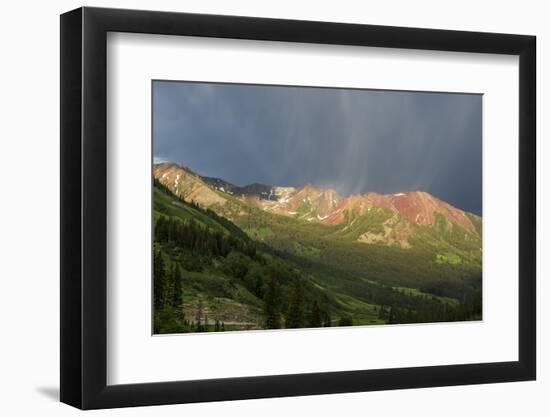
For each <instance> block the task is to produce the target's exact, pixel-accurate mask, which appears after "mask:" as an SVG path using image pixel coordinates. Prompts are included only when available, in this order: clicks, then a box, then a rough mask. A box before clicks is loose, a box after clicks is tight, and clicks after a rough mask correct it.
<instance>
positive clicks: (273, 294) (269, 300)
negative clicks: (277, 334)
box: [222, 277, 281, 329]
mask: <svg viewBox="0 0 550 417" xmlns="http://www.w3.org/2000/svg"><path fill="white" fill-rule="evenodd" d="M264 315H265V328H266V329H279V328H280V327H281V319H280V314H279V308H278V302H277V282H276V281H275V278H273V277H271V278H270V279H269V282H268V285H267V290H266V292H265V296H264ZM222 326H223V323H222Z"/></svg>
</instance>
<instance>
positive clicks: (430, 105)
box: [153, 81, 482, 214]
mask: <svg viewBox="0 0 550 417" xmlns="http://www.w3.org/2000/svg"><path fill="white" fill-rule="evenodd" d="M481 106H482V96H481V95H473V94H445V93H421V92H405V91H377V90H354V89H339V88H304V87H280V86H260V85H243V84H214V83H195V82H168V81H154V82H153V149H154V151H153V153H154V161H155V162H159V161H173V162H177V163H179V164H183V165H185V166H187V167H189V168H191V169H192V170H194V171H195V172H197V173H199V174H200V175H203V176H212V177H219V178H223V179H224V180H226V181H229V182H231V183H234V184H236V185H246V184H251V183H263V184H270V185H280V186H300V185H304V184H306V183H311V184H314V185H317V186H320V187H330V188H334V189H336V190H337V191H338V192H339V193H340V194H341V195H344V196H345V195H349V194H354V193H363V192H367V191H375V192H379V193H383V194H387V193H397V192H403V191H416V190H420V191H426V192H429V193H430V194H433V195H435V196H437V197H439V198H441V199H442V200H445V201H447V202H449V203H450V204H452V205H454V206H456V207H459V208H461V209H464V210H467V211H470V212H473V213H476V214H481V210H482V205H481V173H482V171H481V157H482V155H481V135H482V130H481V123H482V122H481V117H482V116H481Z"/></svg>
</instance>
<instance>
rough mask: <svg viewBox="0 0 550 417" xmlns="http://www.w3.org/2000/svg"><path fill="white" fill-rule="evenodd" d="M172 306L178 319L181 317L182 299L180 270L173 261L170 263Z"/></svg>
mask: <svg viewBox="0 0 550 417" xmlns="http://www.w3.org/2000/svg"><path fill="white" fill-rule="evenodd" d="M172 284H173V287H174V288H173V291H172V308H173V309H174V310H175V311H176V312H177V315H178V317H179V318H180V319H182V318H183V314H182V310H181V304H182V302H183V299H182V296H183V295H182V286H181V271H180V268H179V266H178V265H177V264H176V263H175V262H174V263H173V265H172Z"/></svg>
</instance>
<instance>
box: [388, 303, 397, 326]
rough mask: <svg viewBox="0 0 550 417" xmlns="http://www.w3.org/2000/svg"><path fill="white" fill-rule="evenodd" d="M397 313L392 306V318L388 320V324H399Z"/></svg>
mask: <svg viewBox="0 0 550 417" xmlns="http://www.w3.org/2000/svg"><path fill="white" fill-rule="evenodd" d="M396 313H397V312H396V309H395V308H394V307H393V306H391V307H390V317H389V319H388V323H389V324H396V323H397V321H396V317H395V316H396Z"/></svg>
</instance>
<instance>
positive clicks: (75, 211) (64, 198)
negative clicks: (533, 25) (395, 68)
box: [60, 7, 536, 409]
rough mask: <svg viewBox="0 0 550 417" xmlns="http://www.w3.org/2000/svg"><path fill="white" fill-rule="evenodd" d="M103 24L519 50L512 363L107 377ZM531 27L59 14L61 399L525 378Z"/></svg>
mask: <svg viewBox="0 0 550 417" xmlns="http://www.w3.org/2000/svg"><path fill="white" fill-rule="evenodd" d="M108 32H132V33H147V34H163V35H174V36H178V35H186V36H199V37H216V38H236V39H254V40H265V41H285V42H305V43H318V44H333V45H358V46H371V47H372V46H374V47H383V48H405V49H421V50H441V51H457V52H477V53H491V54H508V55H517V56H519V132H518V137H519V155H518V158H519V271H518V272H519V293H518V298H519V360H518V361H513V362H496V363H477V364H467V365H452V364H451V365H445V366H427V367H425V366H424V367H411V368H397V369H376V370H357V371H345V372H326V373H310V374H292V375H274V376H256V377H239V378H225V379H209V380H198V381H175V382H162V383H141V384H127V385H112V386H109V385H107V382H106V381H107V334H106V329H107V308H106V307H107V304H106V300H107V285H106V280H107V274H106V263H107V262H106V261H107V259H106V258H107V252H106V244H107V181H108V177H107V134H106V127H107V111H106V93H107V87H106V86H107V72H106V59H107V58H106V46H107V41H106V40H107V33H108ZM535 45H536V38H535V37H534V36H524V35H510V34H494V33H478V32H461V31H449V30H432V29H415V28H403V27H387V26H372V25H358V24H341V23H325V22H312V21H294V20H278V19H265V18H251V17H233V16H218V15H200V14H186V13H170V12H152V11H136V10H120V9H102V8H88V7H84V8H79V9H77V10H73V11H70V12H68V13H65V14H63V15H61V54H60V56H61V310H60V314H61V401H62V402H64V403H67V404H70V405H72V406H75V407H78V408H81V409H95V408H112V407H125V406H143V405H156V404H175V403H190V402H201V401H219V400H238V399H250V398H264V397H282V396H298V395H313V394H329V393H344V392H357V391H376V390H388V389H402V388H421V387H434V386H450V385H463V384H482V383H496V382H507V381H525V380H534V379H535V378H536V304H535V303H536V267H535V265H536V263H535V256H536V252H535V249H536V143H535V135H536V131H535V122H536V120H535V106H536V99H535V98H536V92H535V87H536V84H535V79H536V77H535V75H536V74H535V61H536V56H535V53H536V52H535V50H536V47H535Z"/></svg>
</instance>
